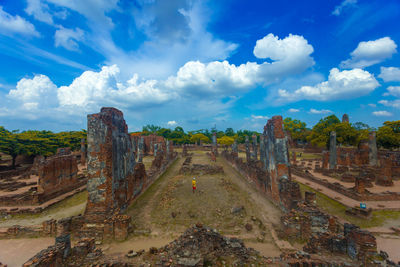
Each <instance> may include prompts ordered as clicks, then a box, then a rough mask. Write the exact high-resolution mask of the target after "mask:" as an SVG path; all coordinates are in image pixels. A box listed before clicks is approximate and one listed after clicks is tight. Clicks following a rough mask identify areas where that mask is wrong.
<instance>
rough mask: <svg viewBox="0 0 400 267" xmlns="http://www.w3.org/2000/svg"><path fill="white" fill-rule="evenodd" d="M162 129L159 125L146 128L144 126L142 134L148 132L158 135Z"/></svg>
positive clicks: (150, 125) (148, 125)
mask: <svg viewBox="0 0 400 267" xmlns="http://www.w3.org/2000/svg"><path fill="white" fill-rule="evenodd" d="M160 129H161V127H160V126H157V125H153V124H147V125H145V126H143V128H142V132H147V133H153V134H155V133H157V131H159V130H160Z"/></svg>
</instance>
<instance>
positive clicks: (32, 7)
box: [25, 0, 53, 24]
mask: <svg viewBox="0 0 400 267" xmlns="http://www.w3.org/2000/svg"><path fill="white" fill-rule="evenodd" d="M25 12H26V13H27V14H28V15H31V16H33V17H34V18H35V19H36V20H39V21H41V22H44V23H47V24H53V16H52V15H51V14H50V13H49V6H48V5H47V4H46V3H43V2H42V1H41V0H28V1H27V7H26V8H25Z"/></svg>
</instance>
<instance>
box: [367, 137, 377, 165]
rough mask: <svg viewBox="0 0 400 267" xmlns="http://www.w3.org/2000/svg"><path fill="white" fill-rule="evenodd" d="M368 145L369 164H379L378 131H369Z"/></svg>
mask: <svg viewBox="0 0 400 267" xmlns="http://www.w3.org/2000/svg"><path fill="white" fill-rule="evenodd" d="M368 147H369V165H370V166H377V165H378V147H377V146H376V132H371V133H369V138H368Z"/></svg>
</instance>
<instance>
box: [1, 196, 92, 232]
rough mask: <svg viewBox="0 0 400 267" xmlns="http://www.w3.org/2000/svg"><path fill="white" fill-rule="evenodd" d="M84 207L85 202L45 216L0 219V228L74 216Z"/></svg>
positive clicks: (83, 209)
mask: <svg viewBox="0 0 400 267" xmlns="http://www.w3.org/2000/svg"><path fill="white" fill-rule="evenodd" d="M85 207H86V202H84V203H81V204H78V205H75V206H72V207H67V208H64V209H62V210H59V211H57V212H54V213H51V214H48V215H45V216H40V217H37V218H29V219H18V218H17V219H14V218H11V219H8V220H4V221H0V228H4V227H10V226H13V225H20V226H29V225H38V224H41V223H42V222H44V221H47V220H50V219H61V218H66V217H70V216H75V215H78V214H82V213H83V212H84V211H85Z"/></svg>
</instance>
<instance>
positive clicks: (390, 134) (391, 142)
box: [376, 122, 400, 149]
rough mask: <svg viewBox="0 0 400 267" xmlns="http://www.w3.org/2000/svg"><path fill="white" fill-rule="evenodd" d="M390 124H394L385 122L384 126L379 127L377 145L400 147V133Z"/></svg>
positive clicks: (389, 147) (390, 147) (392, 147)
mask: <svg viewBox="0 0 400 267" xmlns="http://www.w3.org/2000/svg"><path fill="white" fill-rule="evenodd" d="M388 125H392V124H390V123H387V122H385V123H384V126H382V127H379V129H378V131H377V133H376V142H377V145H378V146H380V147H384V148H387V149H394V148H398V147H400V133H396V132H395V130H394V129H393V128H392V127H390V126H388Z"/></svg>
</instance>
